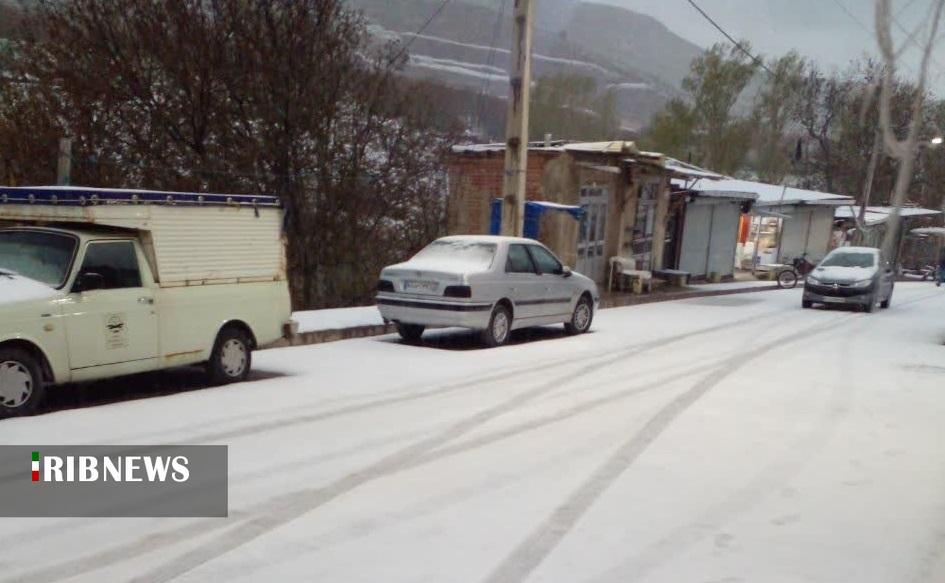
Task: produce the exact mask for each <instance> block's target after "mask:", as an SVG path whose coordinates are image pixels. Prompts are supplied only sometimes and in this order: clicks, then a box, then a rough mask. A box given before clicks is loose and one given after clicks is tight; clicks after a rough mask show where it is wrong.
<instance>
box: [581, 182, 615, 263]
mask: <svg viewBox="0 0 945 583" xmlns="http://www.w3.org/2000/svg"><path fill="white" fill-rule="evenodd" d="M580 204H581V208H582V209H584V217H583V218H582V219H581V226H580V229H579V230H578V249H577V266H576V269H577V271H578V273H582V274H584V275H586V276H587V277H589V278H591V279H593V280H594V281H597V282H600V281H603V279H604V271H605V269H604V268H605V266H606V262H605V259H604V239H605V237H606V235H605V233H606V232H607V190H606V189H604V188H600V187H597V186H585V187H583V188H581V202H580Z"/></svg>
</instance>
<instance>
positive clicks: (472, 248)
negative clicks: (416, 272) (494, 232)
mask: <svg viewBox="0 0 945 583" xmlns="http://www.w3.org/2000/svg"><path fill="white" fill-rule="evenodd" d="M495 251H496V244H495V243H482V242H480V241H463V240H438V241H434V242H432V243H430V244H429V245H427V246H426V247H424V248H423V249H422V250H421V251H420V252H419V253H417V254H416V255H414V257H413V260H420V261H424V262H430V263H434V262H435V263H444V264H455V263H462V264H463V265H466V266H469V267H476V268H482V269H488V268H489V266H491V265H492V259H493V258H494V257H495Z"/></svg>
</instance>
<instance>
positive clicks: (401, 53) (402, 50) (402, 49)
mask: <svg viewBox="0 0 945 583" xmlns="http://www.w3.org/2000/svg"><path fill="white" fill-rule="evenodd" d="M449 3H450V0H443V2H442V3H441V4H440V5H439V6H438V7H437V9H436V10H434V11H433V14H431V15H430V18H428V19H427V21H426V22H424V23H423V26H421V27H420V28H419V29H417V32H415V33H413V35H412V36H411V37H410V40H408V41H407V42H405V43H404V46H402V47H400V50H399V51H397V54H396V55H394V57H393V58H392V59H391V60H390V62H391V64H393V63H396V62H397V61H398V60H400V57H402V56H404V53H406V52H407V49H409V48H410V45H412V44H413V41H415V40H417V37H418V36H420V35H421V34H423V33H424V32H425V31H426V30H427V28H429V27H430V25H431V24H433V21H434V20H436V17H437V16H439V15H440V13H441V12H443V9H444V8H446V5H447V4H449Z"/></svg>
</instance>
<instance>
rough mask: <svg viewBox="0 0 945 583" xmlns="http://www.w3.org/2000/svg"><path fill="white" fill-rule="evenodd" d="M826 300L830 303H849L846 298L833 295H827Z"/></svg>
mask: <svg viewBox="0 0 945 583" xmlns="http://www.w3.org/2000/svg"><path fill="white" fill-rule="evenodd" d="M824 301H825V302H827V303H830V304H845V303H847V299H846V298H834V297H831V296H825V297H824Z"/></svg>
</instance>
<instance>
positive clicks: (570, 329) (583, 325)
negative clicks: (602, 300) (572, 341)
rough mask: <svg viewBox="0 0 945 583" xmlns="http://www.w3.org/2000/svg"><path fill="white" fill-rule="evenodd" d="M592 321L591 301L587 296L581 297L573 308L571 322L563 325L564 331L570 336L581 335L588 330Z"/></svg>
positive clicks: (592, 309)
mask: <svg viewBox="0 0 945 583" xmlns="http://www.w3.org/2000/svg"><path fill="white" fill-rule="evenodd" d="M593 320H594V307H593V306H592V305H591V300H589V299H588V298H587V296H585V297H582V298H581V299H580V300H578V303H577V305H576V306H575V307H574V313H573V314H571V321H570V322H566V323H565V325H564V331H565V332H567V333H568V334H570V335H575V334H583V333H585V332H587V331H588V330H589V329H590V327H591V322H592V321H593Z"/></svg>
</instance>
